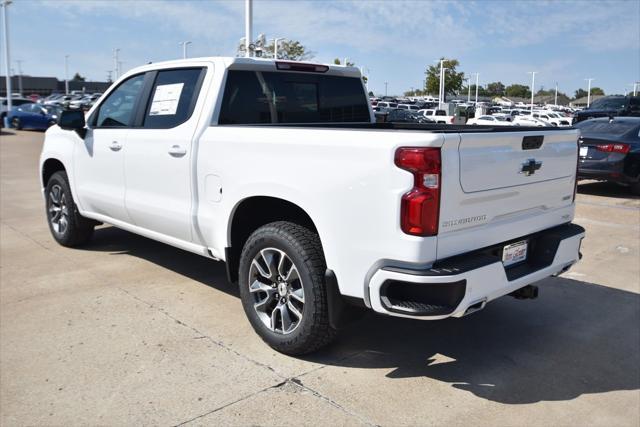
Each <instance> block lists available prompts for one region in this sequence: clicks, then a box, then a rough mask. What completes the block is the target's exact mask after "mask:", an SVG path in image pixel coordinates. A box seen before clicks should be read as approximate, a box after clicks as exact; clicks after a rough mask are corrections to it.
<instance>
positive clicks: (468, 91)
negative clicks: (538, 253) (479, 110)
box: [467, 77, 471, 104]
mask: <svg viewBox="0 0 640 427" xmlns="http://www.w3.org/2000/svg"><path fill="white" fill-rule="evenodd" d="M467 104H471V79H470V78H469V77H467Z"/></svg>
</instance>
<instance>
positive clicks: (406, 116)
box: [385, 108, 434, 123]
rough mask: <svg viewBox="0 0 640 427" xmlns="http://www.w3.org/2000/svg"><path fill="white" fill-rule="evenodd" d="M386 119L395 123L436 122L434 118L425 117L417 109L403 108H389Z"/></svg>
mask: <svg viewBox="0 0 640 427" xmlns="http://www.w3.org/2000/svg"><path fill="white" fill-rule="evenodd" d="M385 121H387V122H394V123H434V121H433V120H432V119H429V118H427V117H424V116H422V115H420V114H418V113H416V112H415V111H411V110H406V109H402V108H396V109H392V110H388V114H387V116H386V118H385Z"/></svg>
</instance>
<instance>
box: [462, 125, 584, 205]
mask: <svg viewBox="0 0 640 427" xmlns="http://www.w3.org/2000/svg"><path fill="white" fill-rule="evenodd" d="M458 152H459V154H460V184H461V186H462V189H463V190H464V192H465V193H473V192H478V191H486V190H495V189H498V188H506V187H517V186H520V185H529V184H534V183H537V182H540V181H548V180H552V179H559V178H566V177H570V176H572V175H573V174H575V166H576V139H575V138H573V137H567V134H566V133H564V132H562V133H561V132H549V133H547V134H542V133H540V134H538V133H535V134H530V133H527V134H524V135H523V133H522V132H514V133H491V134H480V135H478V134H475V135H470V134H461V140H460V144H459V147H458Z"/></svg>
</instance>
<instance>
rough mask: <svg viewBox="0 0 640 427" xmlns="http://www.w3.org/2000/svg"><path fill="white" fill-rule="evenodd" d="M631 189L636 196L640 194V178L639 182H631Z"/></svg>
mask: <svg viewBox="0 0 640 427" xmlns="http://www.w3.org/2000/svg"><path fill="white" fill-rule="evenodd" d="M629 191H630V192H631V194H633V195H634V196H640V180H639V181H638V182H636V183H635V184H631V185H630V186H629Z"/></svg>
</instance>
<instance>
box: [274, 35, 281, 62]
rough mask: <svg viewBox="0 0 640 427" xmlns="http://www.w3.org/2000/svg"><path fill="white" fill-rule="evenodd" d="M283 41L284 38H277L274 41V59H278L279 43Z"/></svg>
mask: <svg viewBox="0 0 640 427" xmlns="http://www.w3.org/2000/svg"><path fill="white" fill-rule="evenodd" d="M280 40H283V38H282V37H275V38H274V39H273V59H278V42H279V41H280Z"/></svg>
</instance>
